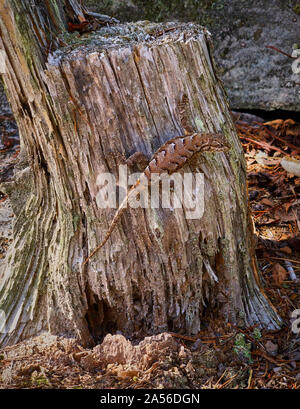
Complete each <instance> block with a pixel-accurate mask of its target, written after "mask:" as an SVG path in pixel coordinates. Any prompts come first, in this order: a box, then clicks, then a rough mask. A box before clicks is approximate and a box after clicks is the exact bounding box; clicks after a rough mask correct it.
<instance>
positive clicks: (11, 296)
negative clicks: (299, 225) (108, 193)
mask: <svg viewBox="0 0 300 409" xmlns="http://www.w3.org/2000/svg"><path fill="white" fill-rule="evenodd" d="M66 3H67V5H68V7H67V8H65V9H63V8H62V7H61V5H60V2H57V3H56V0H49V1H45V2H43V5H41V4H40V2H39V1H31V2H27V1H25V0H21V1H20V0H18V1H14V0H7V1H6V2H3V1H1V21H0V30H1V40H0V47H1V48H2V49H3V50H5V53H6V56H7V58H6V67H7V72H6V73H5V74H4V75H3V78H4V83H5V87H6V90H7V94H8V97H9V100H10V103H11V106H12V109H13V112H14V114H15V116H16V120H17V122H18V125H19V129H20V133H21V140H22V141H21V153H20V157H19V162H18V165H17V167H16V171H15V176H14V180H11V181H10V182H7V183H5V184H4V185H3V186H1V190H3V191H4V190H5V192H6V193H7V194H8V195H9V198H10V201H11V203H12V206H13V210H14V214H15V219H14V240H13V243H12V245H11V247H10V249H9V253H8V255H7V257H6V259H5V261H4V262H3V263H2V266H1V272H0V309H2V311H3V317H5V319H6V320H5V327H3V328H4V329H3V328H2V333H1V338H0V342H1V343H2V344H3V345H5V344H8V343H15V342H17V341H19V340H21V339H23V338H26V337H29V336H33V335H37V334H38V333H41V332H43V331H49V332H51V333H54V334H61V335H66V336H72V337H75V338H77V339H79V340H80V341H81V342H82V343H85V344H87V343H90V342H92V341H93V340H95V338H96V339H97V338H98V337H101V336H102V335H104V334H105V333H106V332H112V331H114V330H117V329H118V330H121V331H123V332H124V333H126V334H131V335H132V334H134V333H138V332H139V333H140V334H145V333H154V332H159V331H164V330H172V331H181V332H187V333H193V334H194V333H197V332H198V331H199V330H200V328H201V322H202V321H203V320H205V319H207V317H208V315H205V314H206V312H207V311H209V310H210V311H212V310H213V311H214V313H216V314H220V316H222V317H224V319H225V320H228V321H230V322H233V323H239V324H244V325H252V324H259V325H261V326H262V327H267V328H270V329H272V328H278V326H279V325H280V322H281V321H280V318H279V317H278V315H277V313H276V312H275V311H274V309H273V308H272V307H271V306H270V304H269V302H268V301H267V299H266V298H265V296H264V295H263V292H262V290H261V288H260V285H259V281H258V274H257V268H256V260H255V255H254V246H253V242H252V234H253V232H252V225H251V218H250V214H249V211H248V207H247V200H248V199H247V192H246V174H245V163H244V157H243V152H242V148H241V145H240V143H239V140H238V137H237V135H236V132H235V129H234V126H233V123H232V120H231V117H230V113H229V110H228V106H227V103H226V99H225V96H224V92H223V89H222V85H221V84H220V82H219V80H218V78H217V77H216V75H215V71H214V67H213V64H212V61H211V55H210V49H209V35H208V34H207V33H206V32H205V31H203V30H202V28H200V27H199V26H197V25H192V24H181V25H180V26H178V25H174V24H169V25H164V26H161V25H154V24H149V23H143V24H141V23H137V24H126V25H115V26H113V27H103V28H101V29H100V30H99V31H96V32H92V33H89V34H84V35H82V36H78V33H72V34H70V33H68V32H66V30H65V28H64V27H65V26H66V23H67V22H68V21H72V22H73V23H82V22H83V21H84V19H85V18H87V15H84V10H82V9H81V8H80V6H79V5H78V4H77V2H76V1H75V0H73V1H66ZM66 10H67V13H68V15H67V16H66V14H65V11H66ZM72 13H73V16H72ZM70 16H71V17H70ZM76 16H77V17H76ZM70 19H71V20H70ZM53 47H56V51H55V52H54V51H53ZM182 95H186V96H187V100H188V104H187V110H186V117H187V120H188V121H189V123H190V124H191V127H192V128H193V129H194V130H195V131H198V132H203V131H206V132H222V133H223V134H224V135H225V136H226V139H227V140H228V141H229V142H230V144H231V150H230V152H229V153H205V154H201V155H198V156H196V158H195V159H194V160H193V161H192V162H190V163H189V164H187V165H186V166H185V167H184V168H183V169H182V170H181V172H187V171H190V172H192V173H193V174H197V173H199V172H202V173H204V181H205V185H204V186H205V188H204V193H205V203H204V205H205V207H204V215H203V217H202V218H201V219H200V220H191V219H188V218H187V217H186V212H185V209H162V208H158V209H135V210H134V209H131V208H129V209H128V210H127V211H126V213H125V215H124V216H123V217H122V219H121V220H120V223H119V224H118V226H117V227H116V229H115V231H114V232H113V233H112V235H111V237H110V240H109V241H108V243H107V244H106V245H105V246H104V247H103V248H102V249H101V250H100V251H99V252H98V253H97V254H96V255H95V257H93V259H92V260H90V262H89V263H87V264H86V265H85V266H84V267H82V262H83V261H84V260H85V258H86V257H87V255H88V254H89V253H90V252H91V251H92V250H93V249H94V248H95V247H96V246H97V244H98V243H99V242H100V241H101V240H102V238H103V237H104V235H105V232H106V230H107V229H108V227H109V224H110V221H111V219H112V217H113V215H114V212H115V209H101V208H99V206H97V200H96V199H97V192H98V188H99V187H98V186H97V176H98V175H99V174H101V173H103V172H112V173H113V174H114V175H115V176H117V174H118V168H117V166H118V165H119V164H120V163H122V155H123V156H125V157H128V156H129V155H130V154H132V153H135V152H143V153H144V154H146V155H147V156H148V157H149V156H151V155H152V154H153V153H154V152H155V151H156V150H157V149H158V148H159V147H160V146H161V145H162V144H164V143H165V142H166V141H167V140H169V139H170V138H172V137H175V136H178V135H182V134H183V132H184V130H183V127H182V122H180V113H179V110H178V100H180V98H181V97H182ZM130 170H134V168H131V169H130Z"/></svg>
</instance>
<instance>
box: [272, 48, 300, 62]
mask: <svg viewBox="0 0 300 409" xmlns="http://www.w3.org/2000/svg"><path fill="white" fill-rule="evenodd" d="M265 47H266V48H271V49H272V50H275V51H277V52H278V53H281V54H283V55H285V56H287V57H289V58H292V59H293V60H296V59H297V58H298V57H293V56H292V55H291V54H288V53H285V52H284V51H282V50H279V48H276V47H274V46H273V45H266V46H265Z"/></svg>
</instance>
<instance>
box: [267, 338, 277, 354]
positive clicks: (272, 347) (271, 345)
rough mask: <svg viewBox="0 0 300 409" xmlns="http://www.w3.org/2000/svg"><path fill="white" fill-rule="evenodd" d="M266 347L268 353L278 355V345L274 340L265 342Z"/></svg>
mask: <svg viewBox="0 0 300 409" xmlns="http://www.w3.org/2000/svg"><path fill="white" fill-rule="evenodd" d="M265 348H266V351H267V352H268V354H270V355H277V352H278V345H277V344H274V343H273V342H272V341H267V342H266V343H265Z"/></svg>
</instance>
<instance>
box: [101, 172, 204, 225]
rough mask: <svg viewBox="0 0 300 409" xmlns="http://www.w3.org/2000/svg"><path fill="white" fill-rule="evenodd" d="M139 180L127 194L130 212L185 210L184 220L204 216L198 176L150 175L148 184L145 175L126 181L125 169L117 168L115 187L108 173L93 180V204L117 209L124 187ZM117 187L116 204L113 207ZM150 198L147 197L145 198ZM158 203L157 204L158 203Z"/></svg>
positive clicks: (124, 190)
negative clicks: (94, 187)
mask: <svg viewBox="0 0 300 409" xmlns="http://www.w3.org/2000/svg"><path fill="white" fill-rule="evenodd" d="M139 178H140V183H139V184H138V185H137V186H136V188H135V189H134V192H132V191H131V193H130V195H129V196H128V200H127V203H126V204H125V206H124V207H127V205H129V206H130V207H132V208H135V209H136V208H148V207H151V208H152V209H158V208H159V207H160V206H161V207H162V208H164V209H171V210H173V209H178V208H183V209H184V210H185V216H186V218H187V219H200V218H201V217H202V216H203V213H204V175H203V174H202V173H195V174H193V173H184V174H183V175H182V174H181V173H176V172H175V173H173V174H172V175H168V174H167V173H162V174H157V173H153V174H151V180H150V181H148V179H147V178H146V176H145V175H143V174H142V175H141V174H138V173H133V174H131V175H130V176H129V177H128V171H127V165H120V166H119V175H118V183H117V181H116V178H115V176H114V175H113V174H111V173H106V172H104V173H101V174H99V175H98V177H97V186H98V193H97V195H96V203H97V206H98V207H99V208H102V209H103V208H111V209H117V208H118V207H119V206H120V205H121V204H122V203H124V199H126V197H127V194H128V192H130V190H128V186H132V185H134V184H135V182H136V181H137V180H138V179H139ZM117 187H119V200H118V203H117ZM149 196H150V197H149ZM160 199H161V200H160Z"/></svg>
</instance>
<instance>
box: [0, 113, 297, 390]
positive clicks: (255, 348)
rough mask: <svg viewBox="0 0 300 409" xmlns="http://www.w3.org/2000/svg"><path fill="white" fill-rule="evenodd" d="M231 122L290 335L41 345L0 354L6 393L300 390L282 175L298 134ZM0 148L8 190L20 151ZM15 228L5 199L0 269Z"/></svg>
mask: <svg viewBox="0 0 300 409" xmlns="http://www.w3.org/2000/svg"><path fill="white" fill-rule="evenodd" d="M233 117H234V120H235V124H236V128H237V131H238V134H239V136H240V139H241V142H242V144H243V147H244V151H245V157H246V161H247V171H248V188H249V197H250V206H251V210H252V215H253V219H254V222H255V228H256V235H257V248H256V254H257V259H258V263H259V267H260V272H261V275H262V285H263V287H264V291H265V293H266V294H267V296H268V298H269V299H270V301H271V302H272V304H273V305H274V307H275V308H276V309H277V310H278V311H279V312H280V316H281V317H282V319H283V321H284V326H283V328H282V329H281V330H279V331H276V332H274V331H273V332H271V331H269V332H268V331H260V330H259V329H258V328H255V327H252V328H247V329H242V328H238V327H235V326H233V325H230V324H225V323H224V322H219V321H217V320H212V322H211V323H210V324H209V326H208V327H207V328H206V329H205V330H204V331H201V333H199V334H198V335H197V336H194V337H191V336H184V335H180V334H173V333H163V334H159V335H156V336H152V337H147V338H145V339H144V340H143V341H141V342H140V343H137V342H136V343H135V342H130V341H129V340H127V339H125V338H124V337H123V336H122V335H121V334H114V335H111V334H108V335H107V336H106V337H105V338H104V340H103V342H102V343H101V344H100V345H97V346H95V347H94V348H83V347H82V346H80V345H79V344H78V343H77V342H76V341H75V340H73V339H67V338H62V337H56V336H50V335H41V336H39V337H36V338H32V339H30V340H28V341H24V342H21V343H19V344H17V345H14V346H10V347H6V348H3V349H1V350H0V388H9V389H16V388H40V389H43V388H47V389H49V388H75V389H85V388H90V389H94V388H99V389H103V388H112V389H113V388H122V389H123V388H131V389H139V388H146V389H152V388H163V389H165V388H176V389H188V388H202V389H224V388H235V389H245V388H247V389H261V388H275V389H300V371H299V368H300V325H299V324H298V325H296V321H295V319H294V321H293V318H292V313H293V311H295V310H297V309H299V308H300V291H299V290H300V234H299V231H300V217H299V216H300V206H299V201H300V198H299V194H300V177H297V176H295V175H294V174H292V173H288V172H287V171H286V170H285V169H284V168H283V167H282V166H281V159H282V158H283V157H285V158H287V162H288V164H289V165H291V166H294V169H295V173H296V174H297V173H298V175H300V164H297V163H296V162H293V160H290V159H289V158H294V159H297V158H298V159H299V158H300V124H299V123H295V122H294V121H293V120H290V119H288V120H282V119H278V120H275V121H271V122H265V121H264V120H263V119H261V118H258V117H255V116H253V115H249V114H239V113H233ZM0 119H1V118H0ZM7 145H8V146H7ZM2 148H3V149H2V150H1V147H0V180H5V178H6V177H7V175H9V174H10V172H11V169H12V167H13V163H14V161H15V160H16V157H17V153H18V147H17V146H16V145H15V143H10V144H9V143H8V142H6V145H3V146H2ZM289 170H290V169H289ZM11 221H12V211H11V209H10V206H9V203H8V201H7V198H6V196H5V195H4V194H2V193H0V259H1V258H3V257H4V256H5V253H6V251H7V248H8V246H9V243H10V240H11V228H12V227H11ZM294 314H295V313H294ZM298 317H300V314H299V315H298ZM297 332H298V333H297Z"/></svg>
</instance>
